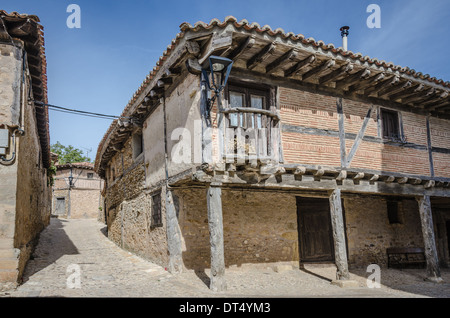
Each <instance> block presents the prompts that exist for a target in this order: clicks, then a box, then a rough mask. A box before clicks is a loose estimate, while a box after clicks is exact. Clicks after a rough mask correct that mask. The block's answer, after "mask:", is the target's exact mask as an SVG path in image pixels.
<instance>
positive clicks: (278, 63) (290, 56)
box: [266, 49, 298, 74]
mask: <svg viewBox="0 0 450 318" xmlns="http://www.w3.org/2000/svg"><path fill="white" fill-rule="evenodd" d="M297 56H298V50H296V49H291V50H289V51H288V52H286V53H285V54H283V55H282V56H280V57H279V58H277V59H276V60H275V61H273V62H272V63H270V64H269V65H267V66H266V73H267V74H271V73H273V72H275V71H276V70H277V69H278V68H280V67H282V66H283V65H286V64H287V63H290V62H292V61H293V60H294V59H295V58H296V57H297Z"/></svg>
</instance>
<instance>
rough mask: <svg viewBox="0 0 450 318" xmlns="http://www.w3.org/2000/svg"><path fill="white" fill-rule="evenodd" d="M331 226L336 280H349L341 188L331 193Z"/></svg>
mask: <svg viewBox="0 0 450 318" xmlns="http://www.w3.org/2000/svg"><path fill="white" fill-rule="evenodd" d="M330 213H331V226H332V229H333V241H334V253H335V262H336V267H337V271H336V280H338V281H339V280H349V279H350V274H349V272H348V262H347V249H346V246H345V230H344V217H343V215H342V201H341V189H335V190H334V191H333V192H331V194H330Z"/></svg>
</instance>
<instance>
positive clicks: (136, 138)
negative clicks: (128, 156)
mask: <svg viewBox="0 0 450 318" xmlns="http://www.w3.org/2000/svg"><path fill="white" fill-rule="evenodd" d="M143 146H144V145H143V138H142V134H140V133H136V134H134V135H133V159H136V158H137V157H138V156H139V155H140V154H141V153H142V151H143V150H144V147H143Z"/></svg>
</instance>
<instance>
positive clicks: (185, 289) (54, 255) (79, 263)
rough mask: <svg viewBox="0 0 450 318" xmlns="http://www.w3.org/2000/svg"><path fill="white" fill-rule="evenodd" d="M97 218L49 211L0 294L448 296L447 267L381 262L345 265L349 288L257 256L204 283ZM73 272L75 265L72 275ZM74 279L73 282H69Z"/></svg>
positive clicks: (320, 273)
mask: <svg viewBox="0 0 450 318" xmlns="http://www.w3.org/2000/svg"><path fill="white" fill-rule="evenodd" d="M104 232H105V225H104V224H102V223H99V222H98V221H96V220H93V219H82V220H66V219H57V218H52V220H51V223H50V225H49V226H48V227H47V228H46V229H45V230H44V231H43V232H42V233H41V236H40V239H39V244H38V246H37V247H36V250H35V252H34V254H33V258H32V259H31V260H30V261H29V262H28V264H27V267H26V270H25V274H24V280H23V283H22V284H21V285H20V286H19V287H18V288H17V289H15V290H12V291H8V292H4V293H0V296H2V297H11V298H15V297H102V298H108V297H139V298H141V297H164V298H171V297H177V298H179V297H183V298H185V297H195V298H198V297H201V298H213V297H220V298H225V297H232V298H241V297H245V298H248V297H250V298H260V297H263V298H275V297H287V298H291V297H295V298H299V297H301V298H303V297H317V298H318V297H333V298H336V297H358V298H361V297H376V298H385V297H403V298H410V297H441V298H448V297H450V284H449V282H450V271H449V270H448V269H443V273H442V276H443V278H444V283H441V284H435V283H431V282H426V281H424V280H423V278H424V275H425V270H403V271H400V270H391V269H389V270H388V269H382V271H381V283H382V286H381V288H368V287H367V285H366V279H367V277H368V275H370V273H366V272H365V271H364V270H360V271H353V270H352V273H351V276H352V277H351V278H352V279H354V280H356V281H358V283H359V286H360V287H357V288H340V287H338V286H335V285H332V284H330V281H331V280H332V279H333V278H334V275H335V268H333V266H310V267H307V268H306V269H305V270H299V269H293V268H292V267H291V268H286V266H279V267H278V268H277V267H274V266H269V265H267V264H266V265H264V264H259V265H258V266H257V265H253V266H252V265H243V266H241V267H239V268H238V267H230V268H227V270H226V280H227V286H228V290H227V291H226V292H222V293H214V292H212V291H210V290H209V289H208V280H209V272H208V271H204V272H194V271H192V270H191V271H186V272H185V273H182V274H179V275H171V274H170V273H168V272H167V271H166V270H165V269H164V268H162V267H161V266H158V265H155V264H153V263H151V262H149V261H146V260H144V259H142V258H140V257H138V256H135V255H133V254H131V253H129V252H126V251H124V250H122V249H121V248H119V247H118V246H117V245H115V244H114V243H112V242H111V241H110V240H109V239H108V238H107V237H106V236H105V235H104ZM77 273H80V275H79V276H78V277H79V280H77V276H76V275H77ZM77 283H79V284H78V285H77Z"/></svg>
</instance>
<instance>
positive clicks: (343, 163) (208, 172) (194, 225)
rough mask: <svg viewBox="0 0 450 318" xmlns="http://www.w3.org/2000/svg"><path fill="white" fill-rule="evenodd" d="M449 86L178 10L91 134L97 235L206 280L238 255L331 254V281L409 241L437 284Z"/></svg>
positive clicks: (449, 201)
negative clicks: (134, 86)
mask: <svg viewBox="0 0 450 318" xmlns="http://www.w3.org/2000/svg"><path fill="white" fill-rule="evenodd" d="M344 36H346V35H345V34H344ZM399 49H404V48H399ZM214 59H215V60H214ZM215 61H216V62H215ZM217 61H218V62H217ZM224 61H232V62H233V64H232V66H231V67H232V68H231V72H230V73H229V77H228V81H227V83H226V86H225V87H224V89H223V90H218V91H217V93H216V91H215V90H214V89H213V88H214V83H212V78H215V79H216V82H215V83H216V84H217V78H216V77H215V74H214V75H211V74H213V73H214V72H215V73H216V74H217V73H220V72H221V69H224V68H225V69H228V66H227V65H224V64H222V65H221V64H220V63H221V62H224ZM214 63H217V64H214ZM211 66H213V67H212V70H211ZM225 75H226V74H225ZM216 86H217V85H216ZM449 93H450V83H449V82H444V81H443V80H439V79H436V78H434V77H431V76H429V75H427V74H422V73H420V72H417V71H415V70H413V69H410V68H408V67H400V66H397V65H394V64H392V63H387V62H385V61H381V60H378V59H375V58H369V57H367V56H363V55H362V54H360V53H353V52H352V51H350V50H348V49H346V48H342V47H336V46H334V45H332V44H328V45H326V44H325V43H323V42H322V41H316V40H314V39H312V38H305V37H304V36H303V35H301V34H294V33H292V32H289V33H286V32H285V31H284V30H282V29H275V30H274V29H272V28H270V27H268V26H264V27H261V26H260V25H259V24H257V23H249V22H248V21H246V20H242V21H238V20H237V19H235V18H234V17H227V18H226V19H225V20H224V21H220V20H217V19H214V20H212V21H211V22H210V23H203V22H199V23H196V24H195V25H191V24H189V23H183V24H182V25H181V27H180V33H179V34H177V36H176V38H175V39H174V40H173V41H172V42H171V44H170V45H169V46H168V48H167V50H166V51H165V52H164V54H163V56H162V57H161V58H160V60H159V62H158V63H157V66H156V67H155V68H154V69H153V70H152V71H151V72H150V74H149V75H148V76H147V78H146V79H145V81H144V82H143V84H142V85H141V87H139V89H138V90H137V92H136V93H135V94H134V95H133V97H132V99H131V100H130V102H129V103H128V105H127V106H126V107H125V109H124V111H123V113H122V118H120V119H118V120H115V121H114V122H113V123H112V124H111V126H110V127H109V129H108V131H107V132H106V134H105V136H104V138H103V140H102V141H101V143H100V145H99V147H98V152H97V157H96V162H95V170H96V171H97V172H98V174H99V176H100V177H102V178H103V179H104V180H105V188H104V197H105V216H106V222H107V225H108V234H109V237H110V239H111V240H112V241H114V242H116V243H117V244H118V245H120V246H122V247H123V248H125V249H127V250H129V251H132V252H134V253H137V254H139V255H141V256H143V257H146V258H147V259H150V260H152V261H154V262H156V263H158V264H161V265H163V266H166V267H168V269H169V270H170V271H171V272H173V273H176V272H179V271H182V270H184V269H186V268H187V269H196V270H204V269H207V268H209V269H211V288H212V289H213V290H224V289H225V288H226V279H225V269H226V268H227V267H230V266H241V265H242V264H246V263H250V264H265V265H269V264H279V263H288V264H291V265H293V266H296V267H299V266H302V264H305V263H308V262H331V263H334V264H336V268H337V274H336V280H337V282H338V283H339V282H342V281H345V280H348V278H349V271H351V269H352V268H354V267H364V268H365V267H367V266H368V265H369V264H373V263H375V264H378V265H380V266H388V260H389V257H390V256H389V254H388V252H389V251H391V252H393V251H395V250H392V248H397V251H399V249H401V250H400V251H421V253H422V254H423V255H422V257H424V261H425V263H426V273H427V276H428V277H429V278H430V279H431V280H433V281H440V280H441V278H440V267H441V266H448V265H449V261H450V259H449V245H448V242H449V237H450V198H449V197H450V188H449V185H450V169H449V168H450V138H449V137H450V97H449ZM405 248H409V249H410V250H405ZM403 260H404V259H403ZM418 261H420V260H418ZM424 271H425V270H424Z"/></svg>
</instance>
